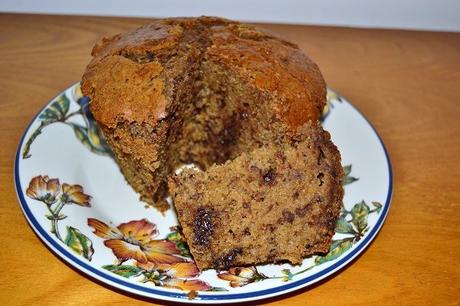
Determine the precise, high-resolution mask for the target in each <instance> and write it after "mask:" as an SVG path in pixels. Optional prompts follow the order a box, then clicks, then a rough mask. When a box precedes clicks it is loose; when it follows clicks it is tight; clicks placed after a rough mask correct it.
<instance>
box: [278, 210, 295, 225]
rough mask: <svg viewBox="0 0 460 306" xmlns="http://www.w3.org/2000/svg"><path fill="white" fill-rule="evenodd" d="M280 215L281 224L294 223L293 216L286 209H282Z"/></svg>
mask: <svg viewBox="0 0 460 306" xmlns="http://www.w3.org/2000/svg"><path fill="white" fill-rule="evenodd" d="M281 214H282V218H281V221H282V222H288V223H290V224H292V222H294V219H295V215H294V214H293V213H292V212H291V211H289V210H288V209H283V212H282V213H281Z"/></svg>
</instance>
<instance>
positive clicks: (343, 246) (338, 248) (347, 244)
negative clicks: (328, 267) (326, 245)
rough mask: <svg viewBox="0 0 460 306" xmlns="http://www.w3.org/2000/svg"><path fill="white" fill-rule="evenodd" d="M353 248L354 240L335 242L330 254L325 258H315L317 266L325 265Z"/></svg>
mask: <svg viewBox="0 0 460 306" xmlns="http://www.w3.org/2000/svg"><path fill="white" fill-rule="evenodd" d="M352 246H353V238H344V239H340V240H335V241H333V242H332V245H331V248H330V249H329V253H327V254H326V255H325V256H318V257H316V258H315V263H316V264H317V265H319V264H322V263H325V262H327V261H330V260H334V259H336V258H338V257H339V256H340V255H342V254H343V253H344V252H346V251H347V250H349V249H350V248H351V247H352Z"/></svg>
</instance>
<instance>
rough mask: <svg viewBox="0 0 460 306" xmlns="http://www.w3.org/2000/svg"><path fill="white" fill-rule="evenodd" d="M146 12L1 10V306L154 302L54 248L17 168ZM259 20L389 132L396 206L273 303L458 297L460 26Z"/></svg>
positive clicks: (414, 300)
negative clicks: (32, 134)
mask: <svg viewBox="0 0 460 306" xmlns="http://www.w3.org/2000/svg"><path fill="white" fill-rule="evenodd" d="M146 22H148V20H146V19H120V18H97V17H63V16H38V15H6V14H0V94H1V95H0V99H1V102H0V124H1V125H0V139H1V147H0V161H1V169H0V191H1V205H0V235H1V240H0V266H1V267H2V272H0V292H1V293H0V304H2V305H18V304H22V305H28V304H40V305H58V304H64V305H81V304H87V305H135V304H144V303H145V301H148V300H142V299H140V298H136V297H134V296H127V295H125V294H124V293H122V292H119V291H114V290H112V289H110V288H108V287H106V286H104V285H101V284H98V283H96V282H94V281H93V280H92V279H90V278H88V277H86V276H84V275H82V274H80V273H79V272H77V271H76V270H74V269H72V268H70V267H69V266H67V265H66V264H64V263H63V262H62V261H61V260H59V259H58V257H57V256H55V255H54V254H52V253H51V252H50V251H49V250H48V249H47V248H46V247H45V246H44V244H43V243H41V241H40V240H39V239H38V238H37V236H35V234H34V233H33V231H32V230H31V228H30V227H29V226H28V224H27V222H26V220H25V218H24V216H23V215H22V212H21V210H20V208H19V204H18V203H17V200H16V196H15V192H14V186H13V176H12V173H13V159H14V155H15V150H16V146H17V144H18V142H19V138H20V136H21V134H22V133H23V131H24V130H25V128H26V126H27V124H28V123H29V121H30V120H31V119H32V117H33V116H34V114H35V113H36V112H37V111H38V110H39V109H40V108H41V107H42V106H43V105H44V104H45V103H46V102H47V101H48V100H49V99H51V98H52V97H53V96H55V95H56V94H57V93H58V92H60V91H61V90H63V89H65V88H66V87H68V86H69V85H71V84H73V83H74V82H76V81H78V80H79V78H80V76H81V75H82V73H83V70H84V69H85V65H86V64H87V63H88V61H89V59H90V56H89V53H90V50H91V47H92V46H93V44H94V43H95V42H96V41H97V40H98V39H99V38H100V37H101V36H104V35H111V34H115V33H118V32H122V31H126V30H129V29H132V28H134V27H137V26H139V25H141V24H144V23H146ZM263 27H265V28H267V29H270V30H272V31H274V32H277V33H279V34H280V35H281V36H283V37H285V38H286V39H288V40H291V41H293V42H296V43H298V44H299V45H300V46H301V48H303V49H304V50H306V51H307V53H308V54H309V55H310V56H311V57H312V58H313V59H314V60H315V61H316V62H317V63H318V64H319V66H320V67H321V70H322V72H323V74H324V76H325V78H326V80H327V82H328V84H329V86H331V87H332V88H335V89H336V90H338V91H339V92H340V93H342V94H343V95H344V96H346V97H347V98H348V99H349V100H351V101H352V102H353V103H354V105H356V106H357V107H358V108H359V109H360V110H361V111H362V112H363V113H364V114H365V116H366V117H367V118H368V119H369V120H370V121H371V122H372V123H373V124H374V126H375V127H376V129H377V130H378V132H379V133H380V135H381V136H382V138H383V140H384V142H385V144H386V146H387V148H388V151H389V154H390V157H391V160H392V163H393V170H394V195H393V202H392V208H391V210H390V213H389V216H388V219H387V221H386V223H385V225H384V226H383V228H382V231H381V232H380V234H379V235H378V236H377V238H376V240H375V241H374V242H373V243H372V244H371V245H370V247H369V248H368V249H367V251H365V252H364V254H363V255H362V256H360V257H359V258H358V259H357V260H355V261H354V262H353V263H352V264H351V265H349V266H348V267H347V268H346V269H344V270H342V271H341V272H339V273H336V274H335V275H334V276H333V277H330V278H328V279H327V280H326V281H324V282H322V283H321V284H319V285H316V286H313V287H311V288H309V289H306V290H300V291H298V292H296V293H294V294H290V295H288V296H285V297H283V298H278V299H272V300H270V301H269V302H274V303H279V304H286V305H305V304H307V305H316V304H322V305H343V304H364V305H369V304H417V305H419V304H428V305H430V304H438V305H449V304H459V303H460V302H459V301H460V268H459V267H460V265H459V264H458V261H459V256H458V254H459V251H460V169H459V168H460V167H459V166H458V165H459V163H458V158H459V157H460V123H459V121H460V106H459V105H460V34H455V33H434V32H413V31H395V30H367V29H350V28H333V27H311V26H308V27H307V26H288V25H263ZM352 136H353V135H350V137H352ZM153 302H157V303H160V301H153Z"/></svg>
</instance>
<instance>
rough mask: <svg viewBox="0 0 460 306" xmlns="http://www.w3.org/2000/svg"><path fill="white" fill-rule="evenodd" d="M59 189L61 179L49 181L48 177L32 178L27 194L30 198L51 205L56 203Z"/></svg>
mask: <svg viewBox="0 0 460 306" xmlns="http://www.w3.org/2000/svg"><path fill="white" fill-rule="evenodd" d="M59 187H60V184H59V179H57V178H55V179H49V177H48V175H45V176H41V175H39V176H36V177H34V178H32V180H31V181H30V183H29V187H28V188H27V190H26V194H27V196H28V197H29V198H32V199H35V200H38V201H42V202H44V203H45V204H47V205H51V204H54V203H55V202H56V196H57V194H58V193H59Z"/></svg>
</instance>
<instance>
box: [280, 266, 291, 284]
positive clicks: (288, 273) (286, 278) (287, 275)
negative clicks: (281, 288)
mask: <svg viewBox="0 0 460 306" xmlns="http://www.w3.org/2000/svg"><path fill="white" fill-rule="evenodd" d="M281 273H283V275H285V276H284V277H283V278H282V280H283V281H284V282H287V281H290V280H292V278H293V277H294V274H292V272H291V270H289V269H283V270H281Z"/></svg>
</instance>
